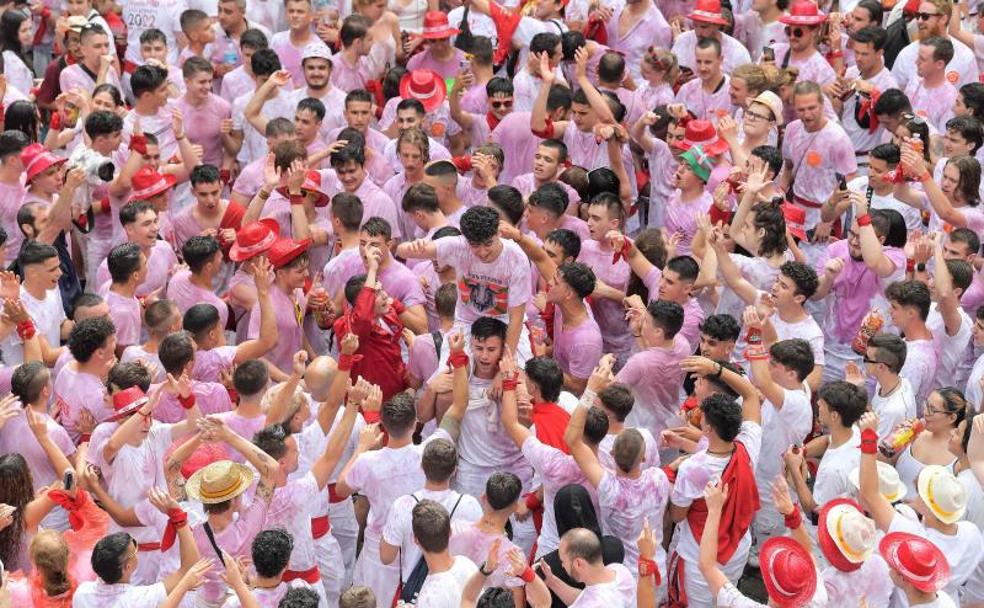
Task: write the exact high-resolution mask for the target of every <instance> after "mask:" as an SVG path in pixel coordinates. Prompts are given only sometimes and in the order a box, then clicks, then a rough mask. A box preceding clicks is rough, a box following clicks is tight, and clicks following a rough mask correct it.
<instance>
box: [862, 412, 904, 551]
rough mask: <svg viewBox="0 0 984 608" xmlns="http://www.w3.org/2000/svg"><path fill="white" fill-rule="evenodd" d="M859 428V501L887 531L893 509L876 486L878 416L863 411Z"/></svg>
mask: <svg viewBox="0 0 984 608" xmlns="http://www.w3.org/2000/svg"><path fill="white" fill-rule="evenodd" d="M858 428H860V429H861V466H860V472H859V475H858V478H859V483H858V485H859V486H861V488H860V490H861V501H862V502H863V503H864V506H865V508H866V509H867V511H868V513H869V514H870V515H871V518H872V519H874V520H875V525H877V526H878V529H879V530H881V531H882V532H886V533H887V532H888V528H889V526H891V525H892V519H893V518H894V517H895V509H894V508H892V503H890V502H888V499H887V498H885V497H884V496H883V495H882V493H881V490H880V489H879V487H878V447H877V444H878V416H876V415H875V414H874V413H872V412H865V413H864V414H862V415H861V419H860V420H859V421H858Z"/></svg>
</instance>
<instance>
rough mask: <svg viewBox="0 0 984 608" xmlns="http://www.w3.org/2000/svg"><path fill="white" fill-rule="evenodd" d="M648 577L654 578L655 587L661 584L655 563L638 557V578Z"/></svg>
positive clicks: (646, 558)
mask: <svg viewBox="0 0 984 608" xmlns="http://www.w3.org/2000/svg"><path fill="white" fill-rule="evenodd" d="M648 576H655V577H656V585H657V586H659V584H660V583H661V582H662V580H661V577H660V575H659V566H657V565H656V562H655V561H654V560H651V559H649V558H648V557H641V556H640V557H639V578H646V577H648Z"/></svg>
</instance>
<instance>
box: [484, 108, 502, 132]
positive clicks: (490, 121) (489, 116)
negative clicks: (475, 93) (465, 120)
mask: <svg viewBox="0 0 984 608" xmlns="http://www.w3.org/2000/svg"><path fill="white" fill-rule="evenodd" d="M485 123H486V124H487V125H489V131H495V128H496V127H498V126H499V119H498V118H496V117H495V114H493V113H492V112H486V114H485Z"/></svg>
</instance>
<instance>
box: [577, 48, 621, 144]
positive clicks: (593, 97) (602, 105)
mask: <svg viewBox="0 0 984 608" xmlns="http://www.w3.org/2000/svg"><path fill="white" fill-rule="evenodd" d="M590 58H591V52H590V51H589V50H588V45H584V46H582V47H581V48H579V49H578V50H577V51H575V53H574V65H575V68H574V69H575V73H576V75H577V86H579V87H581V90H582V91H584V95H585V96H586V97H587V98H588V104H589V105H590V106H591V109H592V110H594V111H595V114H597V115H598V122H601V123H607V124H615V123H616V122H617V121H616V120H615V115H614V114H612V109H611V108H610V107H609V106H608V100H607V99H605V96H604V95H602V94H601V93H599V92H598V89H596V88H595V86H594V84H592V83H591V79H590V78H588V60H589V59H590Z"/></svg>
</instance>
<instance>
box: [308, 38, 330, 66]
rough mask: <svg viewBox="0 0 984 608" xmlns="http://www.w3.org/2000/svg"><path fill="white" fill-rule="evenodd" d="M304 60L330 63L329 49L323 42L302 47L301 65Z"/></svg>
mask: <svg viewBox="0 0 984 608" xmlns="http://www.w3.org/2000/svg"><path fill="white" fill-rule="evenodd" d="M305 59H327V60H328V61H331V49H329V48H328V46H327V45H326V44H325V43H324V42H320V41H319V42H312V43H310V44H308V45H307V46H306V47H304V54H303V55H301V62H302V63H303V62H304V60H305Z"/></svg>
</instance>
